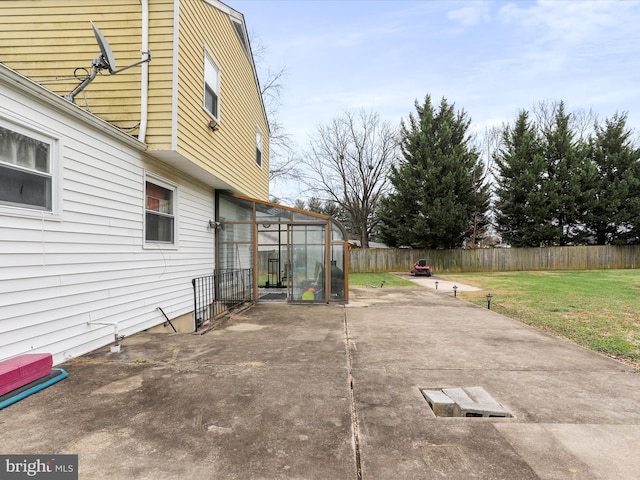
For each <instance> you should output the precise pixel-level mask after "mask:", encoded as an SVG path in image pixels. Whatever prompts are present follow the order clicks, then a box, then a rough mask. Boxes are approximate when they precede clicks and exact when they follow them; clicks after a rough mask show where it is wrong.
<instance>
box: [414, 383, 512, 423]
mask: <svg viewBox="0 0 640 480" xmlns="http://www.w3.org/2000/svg"><path fill="white" fill-rule="evenodd" d="M420 391H421V392H422V395H423V396H424V398H425V400H426V401H427V403H428V404H429V406H430V407H431V410H433V413H435V415H436V416H437V417H489V418H509V417H511V416H512V415H511V414H510V413H509V412H508V411H507V410H505V408H504V407H503V406H502V405H500V404H499V403H498V402H497V401H496V400H495V399H494V398H493V397H492V396H491V395H489V394H488V393H487V391H486V390H485V389H484V388H482V387H464V388H460V387H455V388H451V387H450V388H437V389H435V388H422V389H420Z"/></svg>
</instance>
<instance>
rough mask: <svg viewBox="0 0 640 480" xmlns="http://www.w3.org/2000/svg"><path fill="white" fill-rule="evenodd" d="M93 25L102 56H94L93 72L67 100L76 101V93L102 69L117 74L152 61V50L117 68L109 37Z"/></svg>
mask: <svg viewBox="0 0 640 480" xmlns="http://www.w3.org/2000/svg"><path fill="white" fill-rule="evenodd" d="M91 26H92V27H93V33H94V35H95V36H96V42H98V46H99V47H100V56H99V57H98V58H94V59H93V61H92V62H91V73H90V74H87V75H86V76H85V77H84V78H83V79H82V81H81V82H80V84H79V85H78V86H77V87H76V88H74V89H73V92H71V93H70V94H69V95H65V97H64V98H65V99H66V100H69V101H70V102H72V103H73V102H74V99H75V97H76V95H77V94H78V93H80V92H81V91H82V90H84V89H85V88H86V86H87V85H89V84H90V83H91V82H92V81H93V79H94V78H96V76H97V75H98V73H99V72H100V71H101V70H109V73H110V74H111V75H115V74H116V73H120V72H122V71H124V70H128V69H130V68H131V67H135V66H137V65H140V64H142V63H146V62H150V61H151V52H142V53H144V54H146V55H147V58H145V59H144V60H140V61H139V62H136V63H134V64H132V65H128V66H126V67H123V68H121V69H120V70H116V57H115V55H114V54H113V50H111V46H110V45H109V42H107V39H106V38H105V37H104V35H102V32H101V31H100V29H99V28H98V27H96V25H95V24H94V23H93V22H91ZM76 70H78V69H76Z"/></svg>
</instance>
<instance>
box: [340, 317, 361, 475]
mask: <svg viewBox="0 0 640 480" xmlns="http://www.w3.org/2000/svg"><path fill="white" fill-rule="evenodd" d="M343 321H344V345H345V350H346V354H347V375H348V380H349V395H350V397H351V425H352V428H353V451H354V456H355V461H356V479H357V480H362V466H361V463H360V435H359V433H358V407H357V406H356V394H355V389H354V385H353V369H352V364H351V340H350V338H351V337H350V336H349V323H348V321H347V310H346V309H345V310H344V320H343Z"/></svg>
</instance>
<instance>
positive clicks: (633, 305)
mask: <svg viewBox="0 0 640 480" xmlns="http://www.w3.org/2000/svg"><path fill="white" fill-rule="evenodd" d="M446 279H447V280H453V281H458V282H461V283H466V284H468V285H473V286H477V287H481V288H483V289H484V291H481V292H459V293H458V296H459V297H460V298H461V299H463V300H467V301H470V302H473V303H475V304H478V305H481V306H485V307H486V305H487V300H486V295H487V293H491V294H492V295H493V298H492V300H491V309H492V310H495V311H496V312H499V313H502V314H504V315H507V316H509V317H511V318H513V319H516V320H519V321H522V322H524V323H526V324H528V325H532V326H535V327H537V328H540V329H542V330H545V331H547V332H550V333H552V334H554V335H558V336H562V337H565V338H567V339H569V340H571V341H573V342H576V343H578V344H580V345H582V346H584V347H587V348H589V349H591V350H596V351H598V352H601V353H603V354H606V355H609V356H611V357H614V358H617V359H619V360H621V361H625V362H627V363H630V364H632V365H635V366H636V367H640V270H598V271H571V272H507V273H472V274H460V275H446Z"/></svg>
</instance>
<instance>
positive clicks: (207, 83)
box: [204, 52, 220, 120]
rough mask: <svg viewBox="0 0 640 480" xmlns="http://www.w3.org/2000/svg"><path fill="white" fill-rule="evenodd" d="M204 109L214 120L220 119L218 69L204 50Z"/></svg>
mask: <svg viewBox="0 0 640 480" xmlns="http://www.w3.org/2000/svg"><path fill="white" fill-rule="evenodd" d="M204 109H205V110H206V111H207V112H209V114H210V115H211V116H212V117H213V118H215V119H216V120H219V119H220V70H219V69H218V67H217V66H216V64H215V62H214V61H213V60H212V59H211V57H210V56H209V55H208V54H207V53H206V52H205V54H204Z"/></svg>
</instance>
